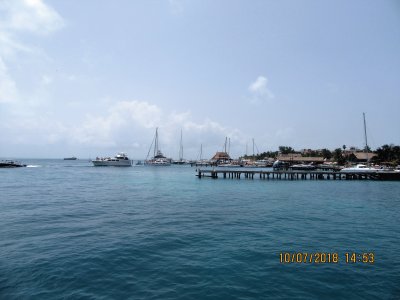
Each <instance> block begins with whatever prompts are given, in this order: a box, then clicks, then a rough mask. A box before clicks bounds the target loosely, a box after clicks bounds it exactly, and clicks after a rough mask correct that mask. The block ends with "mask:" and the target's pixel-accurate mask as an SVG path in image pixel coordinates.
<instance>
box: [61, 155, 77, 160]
mask: <svg viewBox="0 0 400 300" xmlns="http://www.w3.org/2000/svg"><path fill="white" fill-rule="evenodd" d="M64 160H77V158H76V157H75V156H71V157H64Z"/></svg>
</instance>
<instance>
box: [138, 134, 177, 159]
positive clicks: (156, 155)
mask: <svg viewBox="0 0 400 300" xmlns="http://www.w3.org/2000/svg"><path fill="white" fill-rule="evenodd" d="M153 144H154V153H153V157H152V158H151V159H146V160H145V161H144V164H145V165H150V166H170V165H171V159H170V158H166V157H165V156H164V154H163V153H162V152H161V150H160V149H159V145H158V128H156V134H155V135H154V139H153V142H152V144H151V146H150V149H149V153H150V150H151V148H152V146H153ZM148 156H149V154H147V157H148Z"/></svg>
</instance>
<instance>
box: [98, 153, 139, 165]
mask: <svg viewBox="0 0 400 300" xmlns="http://www.w3.org/2000/svg"><path fill="white" fill-rule="evenodd" d="M92 163H93V165H94V166H95V167H131V166H132V162H131V160H130V159H129V158H128V156H127V155H126V154H125V153H122V152H120V153H118V154H117V155H116V156H114V157H96V159H95V160H92Z"/></svg>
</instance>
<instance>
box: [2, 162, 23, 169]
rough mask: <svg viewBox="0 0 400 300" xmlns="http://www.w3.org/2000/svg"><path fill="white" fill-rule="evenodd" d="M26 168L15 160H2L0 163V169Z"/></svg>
mask: <svg viewBox="0 0 400 300" xmlns="http://www.w3.org/2000/svg"><path fill="white" fill-rule="evenodd" d="M20 167H26V165H24V164H22V163H20V162H19V161H15V160H2V161H0V168H20Z"/></svg>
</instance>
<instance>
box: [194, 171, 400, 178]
mask: <svg viewBox="0 0 400 300" xmlns="http://www.w3.org/2000/svg"><path fill="white" fill-rule="evenodd" d="M196 172H197V175H196V176H197V177H198V178H203V177H211V178H213V179H217V178H224V179H241V178H243V179H254V178H259V179H262V180H400V172H374V173H361V172H360V173H351V174H350V173H341V172H334V171H293V170H285V171H261V170H260V171H257V170H215V169H213V170H209V169H207V170H201V169H197V170H196Z"/></svg>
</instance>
